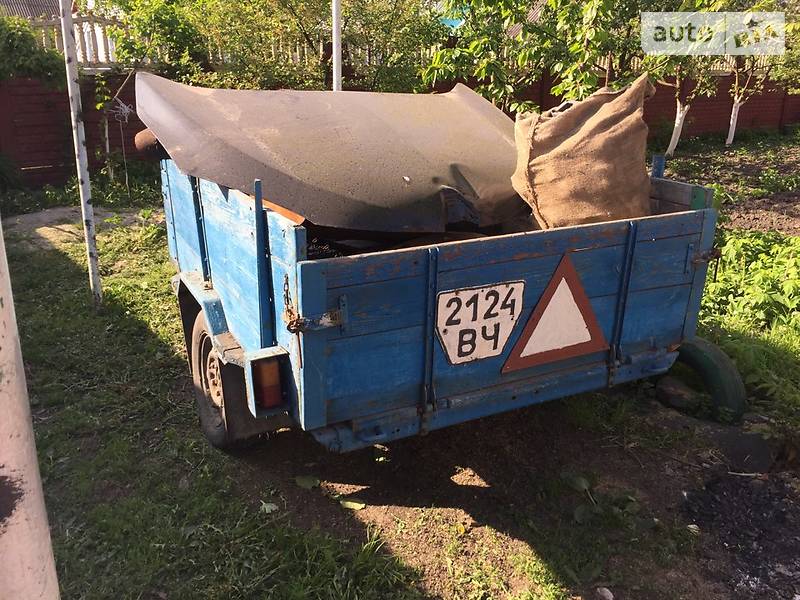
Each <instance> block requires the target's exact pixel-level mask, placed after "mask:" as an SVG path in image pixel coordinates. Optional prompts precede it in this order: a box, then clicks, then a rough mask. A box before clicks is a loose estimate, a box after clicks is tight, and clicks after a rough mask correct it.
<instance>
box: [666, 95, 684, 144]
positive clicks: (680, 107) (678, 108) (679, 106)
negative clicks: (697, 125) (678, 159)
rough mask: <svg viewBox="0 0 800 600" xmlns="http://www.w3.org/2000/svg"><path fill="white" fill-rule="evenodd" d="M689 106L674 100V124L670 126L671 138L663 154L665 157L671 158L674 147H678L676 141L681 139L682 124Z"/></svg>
mask: <svg viewBox="0 0 800 600" xmlns="http://www.w3.org/2000/svg"><path fill="white" fill-rule="evenodd" d="M689 106H690V105H689V104H683V102H681V101H680V99H676V100H675V124H674V125H673V126H672V137H671V138H670V139H669V146H667V151H666V152H665V153H664V154H666V155H667V156H672V155H673V154H674V153H675V147H676V146H677V145H678V140H679V139H681V132H682V131H683V122H684V121H685V120H686V113H688V112H689Z"/></svg>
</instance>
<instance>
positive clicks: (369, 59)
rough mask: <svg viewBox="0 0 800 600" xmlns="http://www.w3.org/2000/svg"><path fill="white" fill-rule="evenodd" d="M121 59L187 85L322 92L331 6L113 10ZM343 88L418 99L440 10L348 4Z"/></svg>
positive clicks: (245, 1) (353, 0) (404, 0)
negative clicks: (424, 54) (117, 15)
mask: <svg viewBox="0 0 800 600" xmlns="http://www.w3.org/2000/svg"><path fill="white" fill-rule="evenodd" d="M106 1H107V2H111V3H113V5H114V6H116V7H118V8H120V9H122V19H123V21H124V26H123V27H122V28H120V29H119V30H118V31H117V32H116V39H117V41H118V44H119V45H118V48H119V49H121V53H118V55H119V56H121V57H122V58H123V59H125V60H127V61H128V62H142V61H144V60H148V61H150V62H151V63H152V64H153V65H154V66H155V67H156V69H157V70H160V71H162V72H164V73H166V74H167V75H169V76H171V77H173V78H176V79H181V80H183V81H185V82H189V83H195V84H200V85H209V86H216V87H235V88H255V89H269V88H275V87H292V88H298V89H303V88H306V89H319V88H321V87H323V86H324V85H325V84H326V81H327V80H328V79H329V73H330V61H331V48H330V46H331V43H330V40H331V32H330V2H329V1H328V0H106ZM342 38H343V62H344V65H343V67H344V68H343V72H344V76H345V81H344V84H345V87H350V88H356V89H366V90H384V91H411V90H413V89H414V88H415V87H417V86H418V85H419V84H420V78H419V69H420V68H421V66H422V65H421V51H422V50H423V49H426V48H429V47H431V46H433V45H434V44H436V43H439V42H441V41H442V40H443V39H444V26H442V25H441V24H440V23H439V21H438V13H437V11H436V10H435V8H434V3H433V1H432V0H345V1H344V2H343V23H342Z"/></svg>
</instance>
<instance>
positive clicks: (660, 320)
mask: <svg viewBox="0 0 800 600" xmlns="http://www.w3.org/2000/svg"><path fill="white" fill-rule="evenodd" d="M691 289H692V286H691V285H680V286H672V287H665V288H654V289H648V290H642V291H639V292H636V293H631V294H630V295H629V297H628V307H627V309H626V311H625V322H624V324H623V326H622V340H621V343H620V345H621V347H622V351H623V353H624V354H631V353H634V352H639V351H642V350H648V349H652V348H657V347H668V346H671V345H674V344H678V343H680V341H681V333H682V330H683V322H684V318H685V317H686V306H687V303H688V301H689V294H690V293H691Z"/></svg>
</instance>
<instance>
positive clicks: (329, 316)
mask: <svg viewBox="0 0 800 600" xmlns="http://www.w3.org/2000/svg"><path fill="white" fill-rule="evenodd" d="M287 295H288V294H287ZM338 305H339V307H338V308H334V309H331V310H328V311H325V312H324V313H322V314H321V315H312V316H308V317H306V316H303V315H301V314H300V313H299V312H297V309H296V308H295V307H294V305H293V304H291V303H287V304H286V310H285V311H284V313H283V322H284V323H286V330H287V331H288V332H289V333H302V332H305V331H319V330H320V329H329V328H330V327H339V328H340V330H342V331H344V329H345V328H346V326H347V296H344V295H342V296H339V300H338Z"/></svg>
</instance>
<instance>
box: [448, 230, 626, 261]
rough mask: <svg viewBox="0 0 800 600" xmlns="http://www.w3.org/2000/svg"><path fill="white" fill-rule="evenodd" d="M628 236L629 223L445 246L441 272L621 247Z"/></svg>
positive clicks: (506, 236) (531, 233) (532, 232)
mask: <svg viewBox="0 0 800 600" xmlns="http://www.w3.org/2000/svg"><path fill="white" fill-rule="evenodd" d="M626 232H627V222H614V223H600V224H597V225H583V226H580V227H565V228H562V229H552V230H548V231H531V232H528V233H518V234H513V235H505V236H498V237H493V238H480V239H476V240H468V241H464V242H454V243H450V244H442V245H441V247H440V250H439V265H440V266H439V270H440V272H441V273H446V272H447V271H453V270H457V269H470V268H473V267H475V266H476V265H484V266H488V265H493V264H496V263H503V262H517V261H523V260H528V259H535V258H540V257H545V256H560V255H562V254H563V253H564V252H566V251H568V250H578V249H591V248H603V247H605V246H615V245H617V246H618V245H622V244H624V243H625V233H626Z"/></svg>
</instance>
